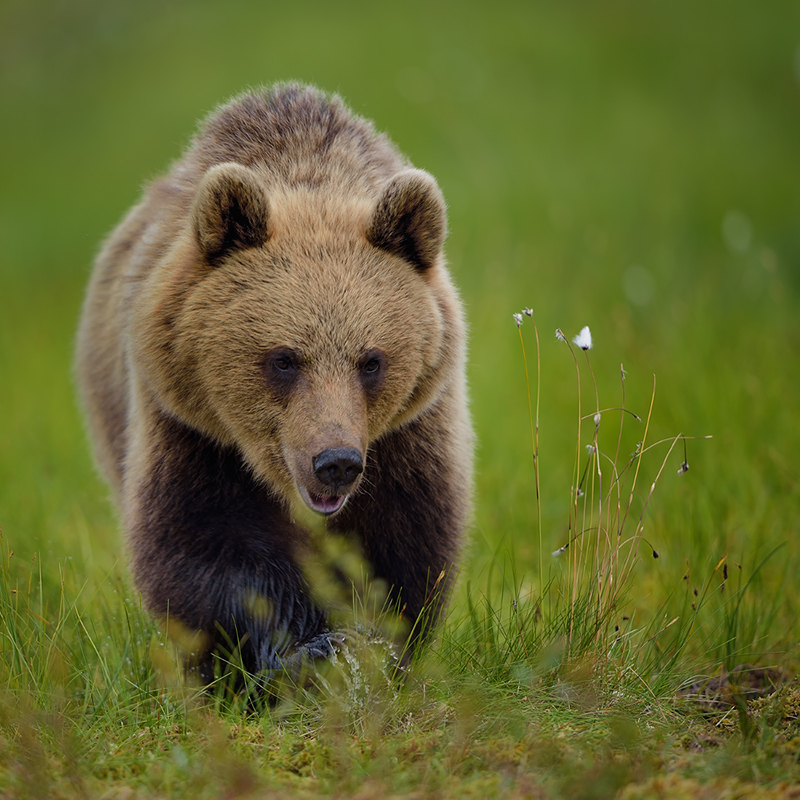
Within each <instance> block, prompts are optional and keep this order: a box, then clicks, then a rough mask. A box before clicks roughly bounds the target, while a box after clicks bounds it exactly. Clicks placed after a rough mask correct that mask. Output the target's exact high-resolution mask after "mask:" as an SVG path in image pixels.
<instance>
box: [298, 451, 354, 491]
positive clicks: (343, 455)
mask: <svg viewBox="0 0 800 800" xmlns="http://www.w3.org/2000/svg"><path fill="white" fill-rule="evenodd" d="M311 463H312V466H313V467H314V475H316V476H317V479H318V480H319V481H320V483H322V484H324V485H325V486H329V487H330V488H331V489H333V490H334V491H338V490H339V489H345V488H347V487H348V486H350V485H351V484H352V483H353V481H355V479H356V478H357V477H358V476H359V475H360V474H361V473H362V472H363V471H364V459H363V458H362V457H361V453H360V452H359V451H358V450H356V448H355V447H331V448H329V449H327V450H323V451H322V452H321V453H320V454H319V455H318V456H314V458H312V459H311Z"/></svg>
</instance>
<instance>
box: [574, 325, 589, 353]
mask: <svg viewBox="0 0 800 800" xmlns="http://www.w3.org/2000/svg"><path fill="white" fill-rule="evenodd" d="M572 342H573V344H575V345H577V346H578V347H580V349H581V350H591V349H592V332H591V331H590V330H589V326H588V325H584V326H583V327H582V328H581V332H580V333H579V334H578V335H577V336H575V337H573V339H572Z"/></svg>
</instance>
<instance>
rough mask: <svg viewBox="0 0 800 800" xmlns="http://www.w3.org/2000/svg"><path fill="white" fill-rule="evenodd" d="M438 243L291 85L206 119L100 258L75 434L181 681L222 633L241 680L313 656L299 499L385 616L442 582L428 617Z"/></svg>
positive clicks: (463, 409)
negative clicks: (183, 637)
mask: <svg viewBox="0 0 800 800" xmlns="http://www.w3.org/2000/svg"><path fill="white" fill-rule="evenodd" d="M445 233H446V215H445V204H444V200H443V197H442V194H441V191H440V190H439V187H438V186H437V184H436V182H435V181H434V179H433V178H432V177H431V176H430V175H429V174H427V173H426V172H423V171H421V170H418V169H414V168H413V167H412V166H411V164H410V163H409V162H408V160H407V159H406V158H404V157H403V156H402V155H401V154H400V153H399V152H398V150H397V149H396V148H395V147H394V145H393V144H392V143H391V142H390V141H389V140H388V139H387V138H386V137H385V136H384V135H381V134H378V133H377V132H376V131H375V129H374V127H373V125H372V124H371V123H369V122H367V121H365V120H363V119H361V118H359V117H357V116H355V115H354V114H353V113H351V112H350V111H349V110H348V109H347V107H346V106H345V105H344V103H343V102H342V101H341V99H340V98H338V97H336V96H332V97H331V96H327V95H325V94H323V93H321V92H319V91H318V90H316V89H314V88H311V87H305V86H300V85H294V84H292V85H282V86H277V87H274V88H272V89H269V90H263V91H256V92H252V93H248V94H245V95H243V96H241V97H239V98H238V99H236V100H234V101H232V102H230V103H229V104H227V105H224V106H222V107H221V108H220V109H218V110H217V111H216V112H215V113H214V114H212V115H211V116H210V117H209V118H208V119H207V120H206V122H205V123H204V124H203V126H202V127H201V130H200V132H199V133H198V134H197V136H196V137H195V139H194V140H193V142H192V143H191V145H190V146H189V147H188V149H187V151H186V153H185V154H184V155H183V157H182V158H181V159H180V160H179V161H178V162H177V163H176V164H175V165H174V166H173V167H172V169H171V171H170V172H169V173H168V174H167V175H166V177H164V178H161V179H160V180H158V181H156V182H155V183H153V184H152V185H151V186H149V188H147V190H146V192H145V194H144V197H143V199H142V201H141V202H140V203H139V204H138V205H137V206H135V207H134V208H133V209H132V210H131V211H130V212H129V214H128V215H127V217H126V218H125V219H124V220H123V222H122V223H121V224H120V225H119V227H118V228H117V229H116V230H115V231H114V233H113V234H112V235H111V237H110V238H109V239H108V241H107V242H106V244H105V246H104V247H103V249H102V251H101V253H100V255H99V257H98V259H97V262H96V265H95V269H94V273H93V276H92V279H91V283H90V286H89V290H88V296H87V298H86V302H85V306H84V310H83V316H82V320H81V325H80V330H79V334H78V343H77V377H78V384H79V388H80V392H81V394H82V399H83V403H84V406H85V410H86V413H87V417H88V426H89V432H90V435H91V438H92V440H93V443H94V448H95V455H96V459H97V461H98V462H99V466H100V468H101V470H102V472H103V474H104V476H105V478H106V479H107V480H108V482H109V483H110V485H111V487H112V489H113V492H114V495H115V499H116V501H117V502H118V505H119V507H120V510H121V515H122V519H123V524H124V527H125V529H126V532H127V543H128V548H129V552H130V559H131V564H132V571H133V577H134V580H135V583H136V586H137V588H138V589H139V590H140V591H141V593H142V596H143V598H144V601H145V604H146V606H147V607H148V608H149V609H150V611H151V612H152V613H153V614H154V615H156V616H157V617H159V618H167V617H168V618H169V619H170V620H177V621H179V622H180V623H181V624H182V625H183V626H185V627H186V628H188V629H190V630H192V631H197V632H199V633H201V634H202V636H201V637H200V640H201V642H202V645H201V646H200V650H201V652H200V653H199V654H197V659H198V660H197V662H196V666H197V667H198V668H199V672H200V675H201V676H202V679H203V680H205V681H208V680H210V679H211V677H212V674H213V669H212V666H213V657H212V653H213V652H214V651H215V650H217V649H222V648H224V647H227V646H229V645H230V642H231V641H234V642H238V643H239V645H240V647H241V658H242V661H243V663H244V666H245V667H246V669H248V670H250V671H252V672H254V673H258V672H263V671H266V672H270V671H274V670H279V669H281V668H283V667H285V666H286V665H287V664H291V663H294V664H296V663H298V661H300V660H302V659H305V658H315V657H323V656H326V655H329V654H330V653H331V652H332V648H333V647H334V646H335V644H336V641H337V633H336V631H335V630H333V629H332V626H331V625H329V623H328V618H327V615H326V613H325V609H323V608H320V607H319V604H318V603H316V602H315V601H314V599H313V597H312V595H313V588H314V587H312V586H309V583H308V579H307V577H306V573H305V572H304V570H303V564H302V560H303V559H302V553H303V551H304V548H306V547H307V546H308V543H309V537H310V534H309V532H308V526H307V525H304V524H303V522H302V519H303V517H304V514H303V513H301V509H302V508H304V507H307V508H308V509H311V510H312V511H313V512H315V513H316V515H320V518H321V519H323V518H324V525H325V528H326V531H327V533H326V534H325V535H326V536H327V535H336V534H338V535H348V536H352V537H354V539H355V540H356V541H357V542H358V543H359V545H360V548H361V550H362V552H363V554H364V556H365V558H366V559H367V560H368V562H369V564H370V565H371V569H372V573H373V574H374V576H376V577H377V578H379V579H382V581H384V582H385V585H386V586H387V587H389V594H388V596H389V600H390V602H391V603H393V604H394V607H395V608H397V609H400V610H402V613H403V615H404V617H406V618H407V619H410V620H414V618H415V617H416V615H419V614H420V613H421V612H422V611H423V609H424V608H425V607H426V604H428V605H430V597H431V596H432V594H433V591H432V590H433V587H434V585H435V583H436V580H437V577H439V576H440V575H441V573H442V572H443V571H444V573H445V575H446V576H447V577H446V578H445V579H444V581H442V585H441V586H440V587H439V588H440V589H442V591H441V592H438V597H439V600H438V601H436V602H435V603H434V605H435V608H433V610H432V614H431V618H432V619H434V618H435V617H436V616H437V614H438V613H439V612H440V611H441V605H442V603H443V602H444V599H445V598H446V597H447V594H448V590H449V587H450V583H451V581H452V579H453V575H454V569H453V566H454V564H455V563H456V561H457V558H458V555H459V549H460V545H461V541H462V535H463V532H464V529H465V526H466V524H467V521H468V516H469V506H470V495H471V479H472V476H471V467H472V432H471V427H470V422H469V417H468V412H467V403H466V388H465V324H464V320H463V315H462V310H461V306H460V302H459V299H458V295H457V293H456V290H455V289H454V287H453V285H452V283H451V280H450V277H449V275H448V272H447V270H446V268H445V263H444V258H443V254H442V245H443V241H444V238H445ZM306 516H313V515H308V514H307V515H306ZM253 598H257V599H258V600H259V602H257V603H256V602H254V600H253Z"/></svg>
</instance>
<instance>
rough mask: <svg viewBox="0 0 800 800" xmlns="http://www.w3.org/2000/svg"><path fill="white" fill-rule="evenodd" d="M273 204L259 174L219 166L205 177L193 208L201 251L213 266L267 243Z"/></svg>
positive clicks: (240, 168)
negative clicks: (236, 251)
mask: <svg viewBox="0 0 800 800" xmlns="http://www.w3.org/2000/svg"><path fill="white" fill-rule="evenodd" d="M268 216H269V203H268V202H267V197H266V195H265V194H264V190H263V189H262V188H261V186H260V185H259V183H258V179H257V177H256V176H255V174H254V173H253V172H252V171H251V170H249V169H248V168H247V167H243V166H242V165H241V164H233V163H230V164H218V165H217V166H216V167H212V168H211V169H210V170H209V171H208V172H207V173H206V174H205V176H204V177H203V180H202V181H201V182H200V186H199V188H198V190H197V195H196V196H195V199H194V204H193V206H192V226H193V228H194V233H195V236H196V237H197V243H198V245H199V246H200V251H201V252H202V254H203V255H204V256H205V258H206V260H207V261H208V262H209V263H211V264H213V263H216V262H217V261H219V259H221V258H222V257H223V256H225V255H227V254H228V253H230V252H232V251H234V250H238V249H241V248H245V247H258V246H259V245H261V244H264V242H266V241H267V235H268V234H267V218H268Z"/></svg>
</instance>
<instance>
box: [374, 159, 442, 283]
mask: <svg viewBox="0 0 800 800" xmlns="http://www.w3.org/2000/svg"><path fill="white" fill-rule="evenodd" d="M446 235H447V212H446V209H445V204H444V197H442V192H441V189H439V186H438V184H437V183H436V181H435V180H434V179H433V178H432V177H431V176H430V175H429V174H428V173H427V172H423V171H422V170H421V169H407V170H403V172H399V173H398V174H397V175H395V176H394V177H393V178H392V179H391V180H390V181H389V182H388V183H387V184H386V186H385V187H384V188H383V192H382V194H381V196H380V198H379V199H378V205H377V207H376V208H375V211H374V213H373V215H372V219H371V220H370V223H369V227H368V228H367V239H368V241H369V242H370V243H371V244H373V245H375V247H380V248H381V250H386V251H388V252H389V253H393V254H394V255H396V256H400V257H401V258H404V259H405V260H406V261H409V262H410V263H411V264H413V265H414V266H415V267H416V268H417V269H418V270H420V271H424V270H426V269H428V268H429V267H432V266H433V265H434V263H435V262H436V259H437V257H438V256H439V253H440V252H441V249H442V245H443V244H444V238H445V236H446Z"/></svg>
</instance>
